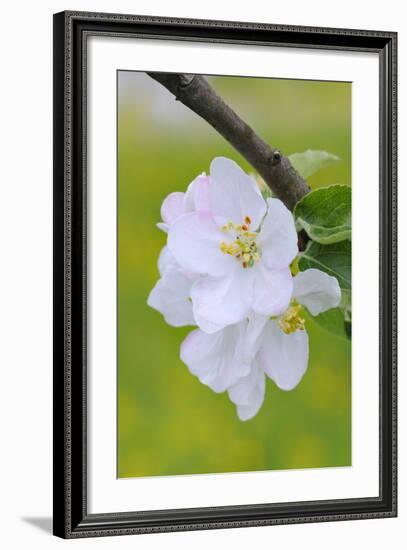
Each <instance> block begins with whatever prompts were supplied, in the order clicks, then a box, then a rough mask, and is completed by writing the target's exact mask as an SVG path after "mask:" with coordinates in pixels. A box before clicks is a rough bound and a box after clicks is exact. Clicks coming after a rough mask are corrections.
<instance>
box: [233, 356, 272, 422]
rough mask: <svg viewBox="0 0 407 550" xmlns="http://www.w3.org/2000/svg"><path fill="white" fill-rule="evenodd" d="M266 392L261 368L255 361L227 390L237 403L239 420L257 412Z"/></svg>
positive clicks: (248, 418) (250, 416) (249, 417)
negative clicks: (247, 372)
mask: <svg viewBox="0 0 407 550" xmlns="http://www.w3.org/2000/svg"><path fill="white" fill-rule="evenodd" d="M265 392H266V381H265V376H264V372H263V370H262V369H261V368H260V366H259V365H258V364H257V362H255V363H254V364H253V365H252V368H251V369H250V372H249V374H248V375H247V376H245V377H243V378H241V379H240V380H239V381H238V382H237V383H236V384H235V385H234V386H232V387H231V388H230V389H229V390H228V393H229V398H230V400H231V401H233V403H235V405H237V414H238V417H239V418H240V420H250V419H251V418H253V417H254V416H256V414H257V413H258V412H259V410H260V408H261V406H262V404H263V401H264V396H265Z"/></svg>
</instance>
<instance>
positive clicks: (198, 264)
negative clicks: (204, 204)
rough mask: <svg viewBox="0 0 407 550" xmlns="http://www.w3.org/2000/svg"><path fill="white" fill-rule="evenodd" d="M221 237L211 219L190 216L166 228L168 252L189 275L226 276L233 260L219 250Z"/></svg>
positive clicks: (221, 234) (195, 215)
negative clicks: (168, 228) (167, 231)
mask: <svg viewBox="0 0 407 550" xmlns="http://www.w3.org/2000/svg"><path fill="white" fill-rule="evenodd" d="M225 240H226V239H225V234H224V233H223V232H222V231H221V230H220V229H219V228H218V226H217V225H216V224H215V222H214V220H213V218H212V216H211V215H210V214H207V213H203V212H192V213H190V214H184V215H183V216H181V217H180V218H179V219H178V220H177V221H176V222H175V223H174V224H173V225H172V226H171V228H170V231H169V233H168V248H169V249H170V252H171V253H172V254H173V256H174V257H175V260H176V261H177V262H178V263H179V264H180V266H181V267H182V268H184V269H187V270H188V271H190V272H192V273H202V274H203V273H208V274H210V275H213V276H219V275H222V274H224V273H227V272H228V271H229V270H230V269H231V266H233V262H236V260H235V259H234V258H233V257H232V256H229V255H227V254H224V253H223V252H222V251H221V249H220V244H221V242H222V241H225Z"/></svg>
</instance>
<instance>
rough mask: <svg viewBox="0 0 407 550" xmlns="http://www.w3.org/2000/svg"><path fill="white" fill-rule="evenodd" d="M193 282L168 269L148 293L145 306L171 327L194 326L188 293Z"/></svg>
mask: <svg viewBox="0 0 407 550" xmlns="http://www.w3.org/2000/svg"><path fill="white" fill-rule="evenodd" d="M192 284H193V280H191V279H189V278H188V277H187V276H186V275H184V274H183V273H182V272H180V271H179V270H177V269H168V270H167V271H166V272H165V273H164V275H163V277H162V278H161V279H160V280H159V281H158V282H157V284H156V285H155V287H154V288H153V289H152V291H151V292H150V295H149V297H148V300H147V304H148V305H149V306H150V307H152V308H154V309H156V310H157V311H159V312H160V313H161V314H162V315H163V316H164V319H165V320H166V322H167V323H168V324H169V325H171V326H173V327H183V326H187V325H195V324H196V323H195V321H194V316H193V313H192V303H191V300H190V292H191V286H192Z"/></svg>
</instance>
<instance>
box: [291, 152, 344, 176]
mask: <svg viewBox="0 0 407 550" xmlns="http://www.w3.org/2000/svg"><path fill="white" fill-rule="evenodd" d="M288 159H289V161H290V162H291V164H292V165H293V166H294V168H295V169H296V170H297V172H298V173H299V174H300V175H301V176H302V177H303V178H305V179H307V178H309V177H310V176H312V174H315V172H318V170H321V168H326V167H327V166H330V165H331V164H333V163H334V162H338V160H340V158H339V157H337V156H336V155H333V154H332V153H327V151H311V150H310V149H308V150H307V151H304V152H303V153H294V154H292V155H290V156H289V157H288Z"/></svg>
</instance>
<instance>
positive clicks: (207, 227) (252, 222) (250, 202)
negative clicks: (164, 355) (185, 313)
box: [168, 157, 298, 333]
mask: <svg viewBox="0 0 407 550" xmlns="http://www.w3.org/2000/svg"><path fill="white" fill-rule="evenodd" d="M208 188H209V193H208V197H207V198H208V202H207V203H206V208H207V210H206V211H203V210H200V211H198V210H195V211H193V212H189V213H183V214H181V215H177V217H176V219H174V221H173V222H172V223H171V224H169V227H168V247H169V250H170V251H171V253H172V254H173V256H174V257H175V260H176V261H177V262H178V264H179V265H180V266H181V268H182V269H185V270H187V271H189V272H192V273H196V274H199V275H202V276H201V277H200V278H199V279H198V280H197V281H196V283H195V284H194V285H193V286H192V288H191V299H192V305H193V313H194V318H195V320H196V323H197V324H198V326H199V327H200V328H201V329H202V330H203V331H204V332H207V333H212V332H216V331H218V330H220V329H222V328H224V327H225V326H227V325H230V324H235V323H238V322H239V321H242V320H244V319H245V318H246V317H247V315H248V313H249V311H251V310H253V311H255V312H256V313H258V314H264V315H279V314H280V313H282V312H283V311H284V310H285V309H286V307H287V305H288V303H289V301H290V298H291V294H292V276H291V272H290V269H289V265H290V263H291V262H292V261H293V259H294V258H295V256H296V255H297V252H298V248H297V233H296V231H295V225H294V220H293V217H292V215H291V213H290V212H289V210H288V209H287V208H286V207H285V206H284V204H283V203H282V202H281V201H280V200H278V199H268V200H267V202H266V201H265V200H264V199H263V197H262V195H261V193H260V191H259V189H258V187H257V185H256V184H255V183H254V181H253V179H252V178H251V177H250V176H248V175H247V174H246V173H245V172H243V170H242V169H241V168H240V167H239V166H238V165H237V164H236V163H235V162H233V161H232V160H229V159H226V158H223V157H219V158H215V159H214V160H213V161H212V163H211V167H210V180H209V185H208Z"/></svg>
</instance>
